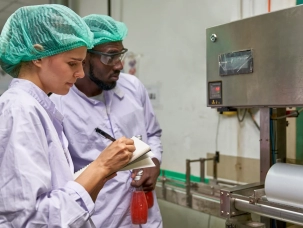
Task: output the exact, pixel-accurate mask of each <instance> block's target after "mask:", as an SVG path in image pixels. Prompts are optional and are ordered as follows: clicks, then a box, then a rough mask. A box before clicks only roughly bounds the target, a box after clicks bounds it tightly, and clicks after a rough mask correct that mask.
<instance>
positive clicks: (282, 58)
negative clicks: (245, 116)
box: [206, 6, 303, 228]
mask: <svg viewBox="0 0 303 228" xmlns="http://www.w3.org/2000/svg"><path fill="white" fill-rule="evenodd" d="M302 20H303V6H297V7H293V8H289V9H285V10H281V11H277V12H272V13H268V14H264V15H260V16H256V17H251V18H247V19H243V20H240V21H235V22H231V23H228V24H224V25H220V26H216V27H212V28H208V29H207V30H206V36H207V88H208V93H207V104H208V106H209V107H212V108H219V107H220V108H222V107H224V108H227V109H228V108H253V107H257V108H260V169H261V170H260V183H252V184H248V185H243V186H235V187H232V188H224V187H222V188H221V189H220V215H221V216H222V217H224V218H226V227H252V226H245V224H244V222H243V221H247V216H249V215H250V214H249V213H253V214H258V215H260V216H262V217H261V223H262V224H259V225H260V226H255V227H266V228H271V227H286V224H285V222H290V223H292V224H299V225H303V205H302V206H301V207H300V206H297V207H296V206H293V205H288V204H287V202H285V203H283V204H281V203H276V202H271V201H270V200H268V197H267V196H266V194H265V191H264V181H265V179H266V176H267V174H268V170H269V169H270V167H271V166H272V165H273V164H274V163H276V162H286V117H287V116H286V107H302V106H303V26H302V23H301V21H302ZM293 114H295V115H297V114H298V112H295V113H290V115H293ZM272 124H274V125H275V131H276V135H275V137H276V140H274V141H273V140H272V137H273V135H272V134H271V129H272ZM273 151H274V153H273ZM302 175H303V173H302ZM286 178H287V177H286ZM281 183H283V180H281ZM301 191H302V190H301ZM285 194H292V192H285ZM281 221H284V222H281Z"/></svg>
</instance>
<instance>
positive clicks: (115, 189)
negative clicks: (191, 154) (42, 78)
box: [51, 15, 162, 228]
mask: <svg viewBox="0 0 303 228" xmlns="http://www.w3.org/2000/svg"><path fill="white" fill-rule="evenodd" d="M83 19H84V20H85V22H86V23H87V25H88V26H89V28H90V30H91V31H92V32H93V33H94V42H95V44H94V48H93V49H91V50H88V52H87V56H86V59H85V64H84V73H85V77H84V78H82V79H79V80H78V81H77V82H76V84H75V85H76V86H74V87H73V88H71V90H70V92H69V93H68V94H67V95H66V96H57V95H52V96H51V99H52V100H53V101H54V102H55V104H56V105H57V107H58V109H60V111H61V112H62V113H63V114H64V117H65V118H64V121H63V125H64V132H65V134H66V136H67V138H68V140H69V143H70V145H69V150H70V153H71V155H72V158H73V161H74V165H75V171H77V170H79V169H81V168H82V167H84V166H86V165H87V164H89V163H90V162H91V161H93V160H94V159H95V158H96V157H97V156H98V154H99V153H100V151H102V150H103V149H104V148H105V147H106V146H108V145H109V144H110V143H111V141H110V140H108V139H106V138H103V137H102V136H100V135H99V134H97V133H96V132H95V128H97V127H98V128H100V129H102V130H103V131H105V132H107V133H108V134H110V135H111V136H113V137H114V138H118V137H121V136H126V137H132V136H136V135H142V140H143V141H145V142H146V143H147V144H149V145H150V147H151V149H152V151H153V153H154V155H155V156H154V158H152V159H153V161H154V163H155V165H156V166H155V167H152V168H145V169H143V175H142V177H141V179H140V180H139V181H134V180H133V178H134V176H135V174H136V172H137V171H138V170H135V171H133V173H131V172H130V171H121V172H118V173H117V174H118V175H117V176H116V177H115V178H113V179H111V180H109V181H108V182H107V183H106V184H105V185H104V187H103V189H102V190H101V192H100V193H99V195H98V198H97V202H96V206H95V213H94V215H93V217H92V219H93V221H94V223H95V224H96V227H98V228H100V227H119V228H131V227H140V226H138V225H133V224H132V222H131V218H130V202H131V196H132V192H133V190H134V188H135V187H139V186H140V185H142V186H143V189H144V191H152V190H153V189H154V188H155V184H156V180H157V177H158V175H159V172H160V162H161V157H162V145H161V141H160V137H161V128H160V127H159V124H158V121H157V119H156V117H155V114H154V111H153V108H152V105H151V103H150V100H149V98H148V94H147V91H146V89H145V88H144V86H143V85H142V84H141V82H140V81H139V80H138V79H137V78H136V77H135V76H132V75H128V74H124V73H120V71H121V70H122V69H123V65H122V62H121V59H122V57H123V55H124V54H125V52H126V51H127V49H125V48H124V47H123V44H122V41H123V39H124V38H125V36H126V34H127V28H126V26H125V25H124V24H123V23H121V22H117V21H115V20H113V19H112V18H111V17H108V16H102V15H89V16H87V17H84V18H83ZM71 67H73V66H71ZM154 201H155V202H154V205H153V207H152V208H150V209H149V211H148V216H149V217H148V222H147V224H145V225H141V227H146V228H147V227H148V228H154V227H155V228H158V227H162V218H161V214H160V210H159V206H158V203H157V201H156V195H155V193H154Z"/></svg>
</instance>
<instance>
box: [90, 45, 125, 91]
mask: <svg viewBox="0 0 303 228" xmlns="http://www.w3.org/2000/svg"><path fill="white" fill-rule="evenodd" d="M123 48H124V47H123V44H122V42H111V43H106V44H101V45H97V46H95V47H94V48H93V51H96V52H102V53H106V54H115V53H120V52H122V51H123ZM101 58H103V59H104V58H108V57H107V56H102V55H100V54H95V53H87V57H86V61H85V66H84V72H85V75H86V76H94V77H95V78H97V79H98V81H99V83H98V87H99V88H100V89H101V90H110V89H113V88H114V87H115V86H116V82H117V80H118V79H119V74H120V71H121V70H122V69H123V65H122V62H121V60H120V59H118V60H116V61H114V62H111V63H110V62H108V63H109V64H110V65H108V64H105V63H106V61H103V62H104V63H103V62H101ZM113 58H114V57H113ZM115 59H117V58H115Z"/></svg>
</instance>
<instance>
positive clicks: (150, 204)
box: [145, 192, 154, 208]
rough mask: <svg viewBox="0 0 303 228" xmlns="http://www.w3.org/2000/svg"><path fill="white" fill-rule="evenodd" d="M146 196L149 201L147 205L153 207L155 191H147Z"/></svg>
mask: <svg viewBox="0 0 303 228" xmlns="http://www.w3.org/2000/svg"><path fill="white" fill-rule="evenodd" d="M145 197H146V201H147V207H148V208H151V207H152V206H154V195H153V192H145Z"/></svg>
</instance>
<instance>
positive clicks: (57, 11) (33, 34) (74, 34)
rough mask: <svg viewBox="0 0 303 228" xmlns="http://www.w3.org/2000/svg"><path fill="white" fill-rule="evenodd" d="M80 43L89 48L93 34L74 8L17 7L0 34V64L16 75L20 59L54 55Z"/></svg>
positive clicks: (52, 6)
mask: <svg viewBox="0 0 303 228" xmlns="http://www.w3.org/2000/svg"><path fill="white" fill-rule="evenodd" d="M81 46H86V47H87V48H88V49H91V48H92V47H93V34H92V33H91V32H90V30H89V28H88V27H87V25H86V23H85V22H84V21H83V20H82V18H81V17H80V16H79V15H77V14H76V13H75V12H74V11H72V10H71V9H69V8H68V7H66V6H63V5H57V4H45V5H36V6H25V7H21V8H19V9H18V10H17V11H16V12H15V13H13V14H12V15H11V16H10V17H9V18H8V20H7V21H6V23H5V25H4V27H3V29H2V32H1V36H0V65H1V67H2V69H3V70H4V71H5V72H6V73H8V74H10V75H11V76H13V77H18V74H19V70H20V66H21V64H20V63H21V62H26V61H31V60H35V59H40V58H44V57H47V56H51V55H56V54H59V53H62V52H65V51H69V50H72V49H74V48H78V47H81Z"/></svg>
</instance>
